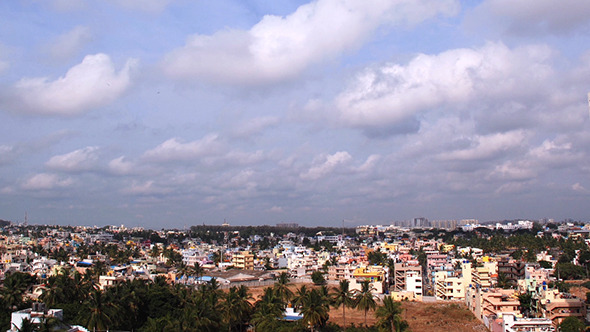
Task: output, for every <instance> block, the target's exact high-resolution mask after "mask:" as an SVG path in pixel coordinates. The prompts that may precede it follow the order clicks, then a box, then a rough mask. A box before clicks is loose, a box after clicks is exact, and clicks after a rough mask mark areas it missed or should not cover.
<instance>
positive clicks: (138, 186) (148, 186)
mask: <svg viewBox="0 0 590 332" xmlns="http://www.w3.org/2000/svg"><path fill="white" fill-rule="evenodd" d="M154 183H155V182H154V181H153V180H148V181H144V182H137V181H134V182H133V183H132V184H131V186H129V187H127V188H124V189H123V190H122V192H123V193H124V194H130V195H155V194H165V193H168V192H170V190H167V189H164V188H159V187H158V186H156V185H154Z"/></svg>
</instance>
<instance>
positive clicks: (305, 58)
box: [163, 0, 458, 83]
mask: <svg viewBox="0 0 590 332" xmlns="http://www.w3.org/2000/svg"><path fill="white" fill-rule="evenodd" d="M457 9H458V2H457V1H455V0H444V1H435V0H419V1H415V0H414V1H412V0H367V1H351V0H348V1H340V0H317V1H313V2H311V3H308V4H305V5H302V6H300V7H299V8H298V9H297V10H296V11H295V12H294V13H292V14H290V15H288V16H286V17H279V16H274V15H266V16H264V18H263V19H262V20H261V21H260V22H258V23H257V24H256V25H254V26H253V27H252V28H251V29H250V30H248V31H244V30H224V31H219V32H217V33H215V34H213V35H194V36H191V37H190V38H188V40H187V42H186V45H185V46H183V47H181V48H179V49H176V50H174V51H172V52H171V53H169V54H168V55H167V56H166V57H165V59H164V61H163V68H164V71H165V72H166V73H167V74H168V75H170V76H172V77H178V78H184V79H186V78H205V79H208V80H211V81H218V82H227V83H265V82H272V81H277V80H281V79H284V78H290V77H293V76H295V75H297V74H299V73H300V72H301V71H302V70H304V69H306V68H307V67H308V66H310V65H312V64H314V63H318V62H320V61H323V60H326V59H329V58H332V57H334V56H337V55H339V54H341V53H343V52H345V51H348V50H351V49H354V48H356V47H358V46H359V45H360V44H361V43H362V42H364V41H365V40H366V39H367V38H369V36H370V33H371V32H373V31H374V30H375V29H376V28H377V27H379V26H380V25H383V24H415V23H418V22H422V21H424V20H426V19H429V18H431V17H433V16H436V15H439V14H444V15H451V14H454V13H455V12H456V11H457Z"/></svg>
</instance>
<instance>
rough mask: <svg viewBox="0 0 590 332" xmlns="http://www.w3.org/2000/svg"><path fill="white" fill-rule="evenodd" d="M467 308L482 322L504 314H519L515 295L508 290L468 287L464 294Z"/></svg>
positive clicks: (518, 302)
mask: <svg viewBox="0 0 590 332" xmlns="http://www.w3.org/2000/svg"><path fill="white" fill-rule="evenodd" d="M465 295H466V296H465V302H466V304H467V307H468V308H469V309H470V310H471V312H473V314H474V315H475V317H477V318H478V319H479V320H481V321H482V322H484V321H486V320H488V319H489V318H490V317H498V316H499V315H500V314H501V313H505V312H513V313H514V312H519V309H518V307H519V306H520V301H519V300H518V297H517V293H515V292H514V291H513V290H510V289H482V288H478V287H469V288H468V289H467V291H466V294H465Z"/></svg>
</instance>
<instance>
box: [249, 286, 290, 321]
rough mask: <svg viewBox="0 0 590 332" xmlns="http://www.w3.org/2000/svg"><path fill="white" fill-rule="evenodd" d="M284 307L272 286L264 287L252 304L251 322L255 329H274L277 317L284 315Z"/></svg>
mask: <svg viewBox="0 0 590 332" xmlns="http://www.w3.org/2000/svg"><path fill="white" fill-rule="evenodd" d="M285 307H286V305H285V302H284V301H283V300H282V299H281V298H280V297H279V296H277V294H276V292H275V290H274V289H273V288H271V287H267V288H265V289H264V293H263V295H262V296H261V297H260V299H259V300H258V301H256V303H255V304H254V314H253V315H252V319H251V323H252V324H253V325H254V328H255V329H256V331H273V330H276V328H277V326H278V321H279V319H280V318H282V317H283V316H284V311H285Z"/></svg>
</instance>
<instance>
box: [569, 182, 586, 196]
mask: <svg viewBox="0 0 590 332" xmlns="http://www.w3.org/2000/svg"><path fill="white" fill-rule="evenodd" d="M572 190H574V191H577V192H581V193H585V194H586V193H588V189H586V188H584V186H582V185H581V184H580V183H579V182H576V183H574V184H573V185H572Z"/></svg>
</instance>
